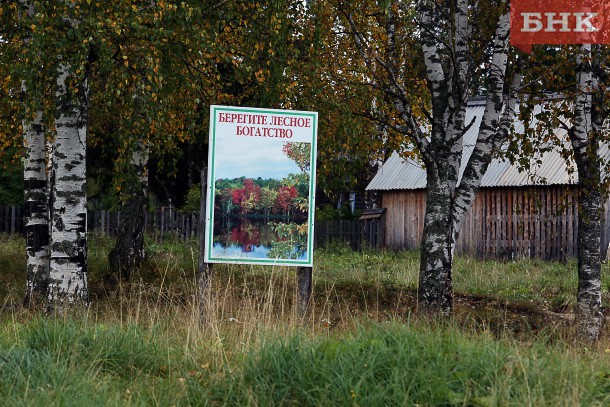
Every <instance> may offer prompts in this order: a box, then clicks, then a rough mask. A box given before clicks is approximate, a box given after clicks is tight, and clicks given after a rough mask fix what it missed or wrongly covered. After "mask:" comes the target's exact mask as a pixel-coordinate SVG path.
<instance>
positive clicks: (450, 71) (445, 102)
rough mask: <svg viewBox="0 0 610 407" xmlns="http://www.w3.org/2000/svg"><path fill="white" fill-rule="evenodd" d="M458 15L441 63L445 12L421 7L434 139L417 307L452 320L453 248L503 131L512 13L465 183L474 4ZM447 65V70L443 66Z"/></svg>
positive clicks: (498, 47)
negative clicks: (438, 18) (439, 17)
mask: <svg viewBox="0 0 610 407" xmlns="http://www.w3.org/2000/svg"><path fill="white" fill-rule="evenodd" d="M456 5H457V6H458V7H457V10H456V12H455V14H454V21H455V27H456V31H455V33H454V34H452V35H453V37H451V38H448V39H447V41H446V42H447V43H451V44H452V51H453V52H452V54H451V57H447V56H446V57H445V59H443V58H442V56H441V53H440V50H439V47H438V41H439V39H438V35H439V30H438V29H437V27H435V25H434V21H435V18H434V16H433V13H434V12H435V11H434V10H435V7H439V5H438V4H435V3H434V2H432V1H427V0H420V1H419V2H418V19H419V21H420V22H421V26H422V34H421V37H422V38H421V41H422V50H423V55H424V61H425V64H426V67H427V73H428V83H429V88H430V91H431V94H432V133H431V136H430V142H429V144H428V145H427V146H426V149H425V151H422V158H423V161H424V164H425V166H426V175H427V191H426V199H427V201H426V216H425V220H424V231H423V235H422V243H421V258H420V274H419V289H418V300H419V304H420V307H421V308H422V309H424V310H429V311H433V312H441V313H450V312H451V311H452V308H453V287H452V285H453V283H452V263H453V258H452V255H453V249H454V245H455V241H456V240H457V237H458V234H459V230H460V228H461V225H462V223H463V221H464V217H465V216H466V213H467V212H468V210H469V209H470V207H471V206H472V203H473V202H474V198H475V196H476V193H477V191H478V188H479V185H480V182H481V179H482V177H483V175H484V174H485V171H486V170H487V167H488V165H489V163H490V162H491V158H492V157H491V154H492V151H493V148H494V145H495V143H496V142H497V139H498V135H499V136H502V135H505V133H503V132H501V127H502V122H501V117H502V114H503V112H504V109H505V103H506V99H505V98H504V91H505V85H504V79H505V72H506V66H507V63H508V32H509V16H508V13H506V14H503V15H501V16H500V18H499V20H498V23H497V27H496V32H495V36H494V39H493V41H494V44H493V47H494V48H493V56H492V59H491V61H490V62H491V65H492V66H491V73H490V89H489V91H488V95H487V104H486V109H485V112H484V116H483V118H482V125H481V128H480V130H479V134H478V138H477V144H476V146H475V149H474V151H473V153H472V155H471V156H470V159H469V162H468V163H467V165H466V170H465V172H464V174H463V176H462V178H461V180H460V181H459V184H458V178H459V168H460V166H461V164H462V160H463V135H464V133H465V132H466V130H467V126H468V125H470V123H465V108H466V103H467V99H468V90H469V82H470V70H472V67H469V62H468V61H469V59H470V54H469V53H470V50H469V46H468V38H469V35H470V31H469V27H468V22H467V18H468V3H467V2H466V1H458V2H457V3H456ZM444 66H445V67H444Z"/></svg>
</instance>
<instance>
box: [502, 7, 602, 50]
mask: <svg viewBox="0 0 610 407" xmlns="http://www.w3.org/2000/svg"><path fill="white" fill-rule="evenodd" d="M510 18H511V20H510V42H511V44H512V45H513V46H515V47H517V48H520V49H522V50H524V51H526V52H530V51H531V48H532V47H531V46H532V45H534V44H610V0H512V1H511V10H510Z"/></svg>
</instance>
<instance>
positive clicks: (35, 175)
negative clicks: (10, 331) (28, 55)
mask: <svg viewBox="0 0 610 407" xmlns="http://www.w3.org/2000/svg"><path fill="white" fill-rule="evenodd" d="M24 91H25V89H24ZM23 129H24V147H25V160H24V171H23V176H24V190H23V192H24V198H25V208H24V231H25V240H26V256H27V257H26V267H27V277H26V290H25V298H24V305H25V306H31V305H34V304H38V303H44V301H45V300H46V294H47V288H48V284H49V205H48V203H49V194H48V188H47V183H48V179H47V171H46V170H47V168H46V167H47V154H46V152H47V149H46V146H47V143H46V136H45V132H44V128H43V124H42V112H41V111H39V112H37V113H36V115H35V117H34V118H33V119H31V120H23Z"/></svg>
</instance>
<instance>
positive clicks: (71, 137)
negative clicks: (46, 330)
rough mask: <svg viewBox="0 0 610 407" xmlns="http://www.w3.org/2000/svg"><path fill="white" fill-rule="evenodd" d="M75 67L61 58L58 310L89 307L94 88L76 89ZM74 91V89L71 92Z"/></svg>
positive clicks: (52, 296) (55, 246)
mask: <svg viewBox="0 0 610 407" xmlns="http://www.w3.org/2000/svg"><path fill="white" fill-rule="evenodd" d="M72 69H73V68H72V66H71V64H70V63H69V62H68V61H64V60H62V59H61V58H60V65H59V69H58V73H57V84H56V85H57V90H56V109H57V118H56V120H55V129H56V132H55V140H54V149H53V166H52V172H51V188H52V189H51V193H52V199H51V203H52V206H51V239H50V246H51V253H50V272H49V294H48V302H49V306H50V307H52V308H58V309H61V308H63V307H64V306H66V305H67V306H72V305H88V303H89V292H88V287H87V274H86V273H87V206H86V205H87V188H86V151H87V148H86V142H87V113H88V111H87V107H88V88H87V82H86V80H77V81H76V84H74V85H72V84H71V83H70V79H72V78H73V77H72V74H73V71H72ZM71 85H72V86H71Z"/></svg>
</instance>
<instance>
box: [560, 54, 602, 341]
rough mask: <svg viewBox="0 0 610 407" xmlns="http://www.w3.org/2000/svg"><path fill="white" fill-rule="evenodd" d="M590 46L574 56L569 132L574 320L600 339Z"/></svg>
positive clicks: (596, 122)
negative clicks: (574, 173)
mask: <svg viewBox="0 0 610 407" xmlns="http://www.w3.org/2000/svg"><path fill="white" fill-rule="evenodd" d="M592 63H594V61H593V55H592V52H591V45H583V46H581V47H580V52H579V54H578V56H577V74H576V81H577V95H576V101H575V105H574V123H573V126H572V127H571V128H570V131H569V132H568V134H569V136H570V141H571V144H572V149H573V150H574V161H575V162H576V167H577V169H578V184H579V195H578V242H577V253H578V254H577V256H578V295H577V304H576V321H577V326H578V333H579V335H580V336H581V337H583V338H586V339H588V340H591V341H596V340H598V339H599V336H600V333H601V330H602V326H603V322H604V316H603V313H602V284H601V234H602V221H603V197H602V196H603V194H602V191H601V188H602V182H601V179H602V176H601V164H600V159H599V154H598V153H599V140H600V139H601V138H599V135H600V134H601V131H602V127H603V121H604V117H603V116H602V115H600V114H599V111H598V110H597V107H596V106H595V104H594V92H595V91H596V88H597V79H596V77H595V75H594V73H593V69H592Z"/></svg>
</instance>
